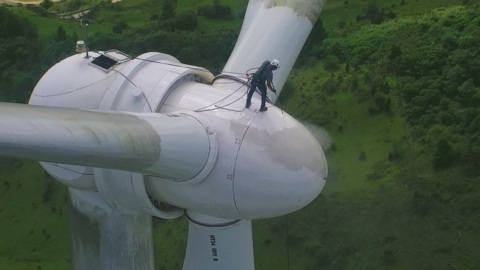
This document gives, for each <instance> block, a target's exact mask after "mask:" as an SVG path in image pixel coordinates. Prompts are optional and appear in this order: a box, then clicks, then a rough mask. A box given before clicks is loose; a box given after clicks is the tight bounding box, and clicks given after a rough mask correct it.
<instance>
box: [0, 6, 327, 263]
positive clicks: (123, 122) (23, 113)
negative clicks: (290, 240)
mask: <svg viewBox="0 0 480 270" xmlns="http://www.w3.org/2000/svg"><path fill="white" fill-rule="evenodd" d="M325 1H326V0H250V2H249V4H248V9H247V13H246V16H245V19H244V23H243V28H242V31H241V33H240V36H239V39H238V41H237V44H236V47H235V49H234V51H233V53H232V55H231V57H230V59H229V60H228V63H227V64H226V66H225V69H224V71H223V73H222V74H221V75H219V76H216V77H214V76H213V75H212V74H211V73H210V72H209V71H208V70H206V69H203V68H200V67H194V66H189V65H185V64H182V63H180V62H179V61H178V60H177V59H175V58H174V57H172V56H170V55H166V54H162V53H146V54H143V55H141V56H139V57H136V58H132V57H130V56H128V55H126V54H124V53H122V52H119V51H116V50H110V51H104V52H90V56H91V57H90V58H85V57H84V55H83V54H77V55H74V56H71V57H69V58H67V59H65V60H63V61H61V62H59V63H58V64H56V65H55V66H54V67H52V68H51V69H50V70H49V71H48V72H47V73H46V74H45V75H44V76H43V78H42V79H41V80H40V81H39V83H38V84H37V86H36V88H35V90H34V91H33V93H32V96H31V98H30V102H29V105H18V104H6V103H2V104H0V126H2V129H1V130H0V155H2V156H6V157H15V158H22V159H31V160H37V161H40V163H41V165H42V166H43V168H44V169H45V170H46V171H47V172H48V173H49V174H50V175H52V176H53V177H54V178H55V179H56V180H58V181H59V182H61V183H63V184H65V185H66V186H68V187H69V193H70V199H71V204H72V209H71V215H70V216H71V220H70V223H71V239H72V241H71V242H72V250H73V256H72V257H73V259H72V261H73V269H75V270H86V269H103V270H106V269H116V270H119V269H120V270H133V269H138V270H140V269H142V270H145V269H147V270H153V269H154V259H153V241H152V216H155V217H159V218H163V219H173V218H179V217H181V216H186V217H187V218H188V220H189V232H188V244H187V252H186V257H185V262H184V266H183V269H184V270H194V269H195V270H199V269H201V270H225V269H229V270H253V269H254V260H253V243H252V242H253V241H252V225H251V220H254V219H263V218H271V217H276V216H281V215H285V214H288V213H291V212H294V211H297V210H299V209H301V208H303V207H304V206H306V205H307V204H309V203H310V202H311V201H312V200H314V199H315V198H316V197H317V196H318V194H319V193H320V192H321V190H322V189H323V187H324V185H325V181H326V178H327V174H328V169H327V162H326V159H325V155H324V153H323V150H322V148H321V146H320V145H319V143H318V142H317V141H316V140H315V138H314V137H313V136H312V135H311V134H310V133H309V132H308V131H307V129H306V128H305V127H304V126H303V125H302V124H300V123H299V122H298V121H297V120H295V119H294V118H292V117H291V116H289V115H288V114H286V113H283V112H282V111H281V110H280V109H278V108H277V107H275V106H274V105H273V104H269V105H268V106H269V107H270V108H269V110H268V112H266V113H260V112H258V111H257V110H256V109H254V108H258V107H259V104H260V95H254V97H253V99H252V103H253V105H252V107H251V108H250V109H245V99H246V95H245V94H246V91H248V87H247V86H246V85H248V80H247V79H246V76H245V75H244V74H246V73H247V71H248V70H250V69H251V68H253V67H258V66H259V65H260V64H261V63H262V62H263V61H264V60H266V59H269V60H272V59H279V60H280V61H281V63H282V67H281V69H279V70H277V71H276V72H275V74H274V84H275V85H276V86H277V91H278V93H280V91H281V88H282V87H283V85H284V83H285V81H286V79H287V76H288V74H289V73H290V71H291V69H292V67H293V64H294V62H295V61H296V59H297V57H298V55H299V53H300V50H301V49H302V47H303V45H304V43H305V41H306V39H307V37H308V35H309V33H310V31H311V29H312V27H313V25H314V23H315V21H316V20H317V18H318V16H319V14H320V11H321V9H322V7H323V5H324V4H325ZM276 98H277V97H276V96H270V100H271V101H272V102H275V100H276Z"/></svg>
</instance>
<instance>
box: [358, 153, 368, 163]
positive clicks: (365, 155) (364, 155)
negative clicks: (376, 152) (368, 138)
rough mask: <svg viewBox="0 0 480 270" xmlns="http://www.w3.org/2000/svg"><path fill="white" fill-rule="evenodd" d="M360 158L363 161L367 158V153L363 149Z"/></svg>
mask: <svg viewBox="0 0 480 270" xmlns="http://www.w3.org/2000/svg"><path fill="white" fill-rule="evenodd" d="M358 160H361V161H364V160H367V154H366V153H365V152H364V151H361V152H360V155H359V156H358Z"/></svg>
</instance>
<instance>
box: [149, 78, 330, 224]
mask: <svg viewBox="0 0 480 270" xmlns="http://www.w3.org/2000/svg"><path fill="white" fill-rule="evenodd" d="M236 85H237V89H238V87H239V86H241V85H240V84H236ZM245 91H246V87H244V88H242V89H241V90H240V91H238V92H235V93H233V91H229V90H222V89H218V88H214V87H210V86H207V85H200V84H196V83H186V84H183V85H182V86H180V87H179V88H178V89H177V90H176V91H174V92H173V93H172V94H171V95H170V96H169V98H168V99H167V100H166V102H165V103H164V105H163V107H162V110H161V112H162V113H170V112H174V111H178V110H187V109H190V110H195V108H196V109H198V108H204V107H207V108H205V109H204V110H200V111H199V112H198V114H201V115H202V116H203V117H204V118H206V119H208V120H209V122H211V123H212V125H213V126H214V128H215V130H216V131H217V138H218V149H219V150H218V157H217V163H216V164H215V166H214V168H213V169H212V172H211V173H210V174H209V175H208V176H207V177H206V178H205V179H204V180H203V181H201V182H199V183H198V184H196V185H193V186H180V185H178V184H175V183H171V182H166V181H159V180H158V179H155V177H149V191H150V192H151V193H152V194H154V195H155V197H156V198H158V199H159V200H161V201H165V202H168V203H170V204H173V205H176V206H178V207H181V208H185V209H189V210H193V211H197V212H200V213H204V214H208V215H211V216H217V217H222V218H227V219H258V218H267V217H272V216H280V215H284V214H288V213H291V212H294V211H296V210H299V209H301V208H302V207H304V206H305V205H307V204H308V203H309V202H311V201H312V200H313V199H314V198H315V197H317V196H318V194H319V193H320V192H321V190H322V189H323V187H324V185H325V178H326V176H327V174H328V172H327V163H326V159H325V156H324V153H323V151H322V149H321V146H320V145H319V143H318V142H317V141H316V140H315V139H314V137H313V136H312V135H311V134H310V132H309V131H308V130H306V129H305V128H304V127H303V125H302V124H301V123H299V122H298V121H297V120H295V119H293V118H292V117H291V116H289V115H288V114H287V113H285V112H283V113H282V112H281V111H280V110H279V109H278V108H276V107H274V106H270V107H269V110H268V112H267V113H259V112H258V111H257V109H256V108H255V106H257V105H258V104H259V103H260V101H259V99H258V97H254V99H253V101H252V102H253V104H252V107H251V108H250V109H245V108H244V107H245V96H243V97H242V95H244V93H245ZM232 93H233V94H232ZM225 98H226V99H225ZM222 99H225V100H224V101H221V102H220V103H217V102H218V101H220V100H222ZM235 100H237V101H236V102H233V101H235ZM232 102H233V103H232ZM229 103H232V104H230V105H228V106H226V105H227V104H229ZM212 104H213V105H212ZM215 104H220V105H221V107H223V106H225V107H223V108H218V107H216V106H215ZM222 104H223V105H222ZM209 105H211V106H209ZM242 108H243V110H242ZM237 110H239V111H237Z"/></svg>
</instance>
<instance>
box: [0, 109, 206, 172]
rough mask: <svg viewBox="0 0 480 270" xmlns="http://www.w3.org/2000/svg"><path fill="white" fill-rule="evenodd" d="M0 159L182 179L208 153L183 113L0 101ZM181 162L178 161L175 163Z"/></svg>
mask: <svg viewBox="0 0 480 270" xmlns="http://www.w3.org/2000/svg"><path fill="white" fill-rule="evenodd" d="M0 127H1V128H0V156H4V157H13V158H20V159H30V160H37V161H46V162H58V163H62V164H71V165H82V166H90V167H99V168H107V169H116V170H123V171H131V172H138V173H142V174H148V175H155V176H158V177H161V178H164V179H169V180H173V181H186V180H189V179H191V178H193V177H195V176H196V175H197V174H198V173H199V172H201V171H202V170H203V168H204V167H205V164H206V162H207V160H208V157H209V155H210V141H209V137H208V136H209V134H208V133H207V131H206V128H205V127H204V126H203V125H202V124H201V123H200V122H199V121H198V120H197V119H196V118H194V117H192V116H189V115H175V117H171V116H167V115H162V114H130V113H119V112H105V111H88V110H80V109H73V108H54V107H41V106H32V105H20V104H9V103H0ZM180 161H181V162H180Z"/></svg>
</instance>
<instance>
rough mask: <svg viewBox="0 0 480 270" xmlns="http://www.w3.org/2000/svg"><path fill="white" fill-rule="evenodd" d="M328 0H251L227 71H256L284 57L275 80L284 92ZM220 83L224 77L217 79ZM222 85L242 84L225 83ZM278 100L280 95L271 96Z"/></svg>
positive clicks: (233, 72) (274, 77)
mask: <svg viewBox="0 0 480 270" xmlns="http://www.w3.org/2000/svg"><path fill="white" fill-rule="evenodd" d="M326 2H327V0H254V1H253V0H251V1H250V2H249V4H248V8H247V13H246V14H245V19H244V21H243V26H242V31H241V32H240V36H239V38H238V40H237V43H236V45H235V49H234V50H233V52H232V54H231V56H230V58H229V59H228V62H227V64H226V65H225V68H224V70H223V72H224V73H227V74H228V73H231V74H236V73H239V74H245V73H246V72H247V71H250V72H252V71H253V72H254V71H255V69H253V68H258V67H259V66H260V65H261V64H262V62H263V61H265V60H270V61H272V60H274V59H278V60H280V69H278V70H276V71H274V73H273V83H274V85H275V86H276V88H277V90H278V91H277V94H280V91H281V89H282V88H283V85H284V84H285V81H286V80H287V77H288V75H289V74H290V71H291V70H292V68H293V65H294V64H295V61H296V60H297V58H298V55H299V54H300V51H301V50H302V48H303V46H304V45H305V42H306V40H307V38H308V35H309V34H310V32H311V30H312V28H313V25H314V24H315V22H316V20H317V18H318V16H319V15H320V12H321V11H322V8H323V6H324V5H325V3H326ZM217 82H218V83H220V82H221V80H217ZM222 87H224V88H227V87H238V86H235V84H233V85H232V86H228V85H222ZM270 99H271V100H272V101H274V102H275V100H276V99H277V96H276V95H273V94H272V96H270Z"/></svg>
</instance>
